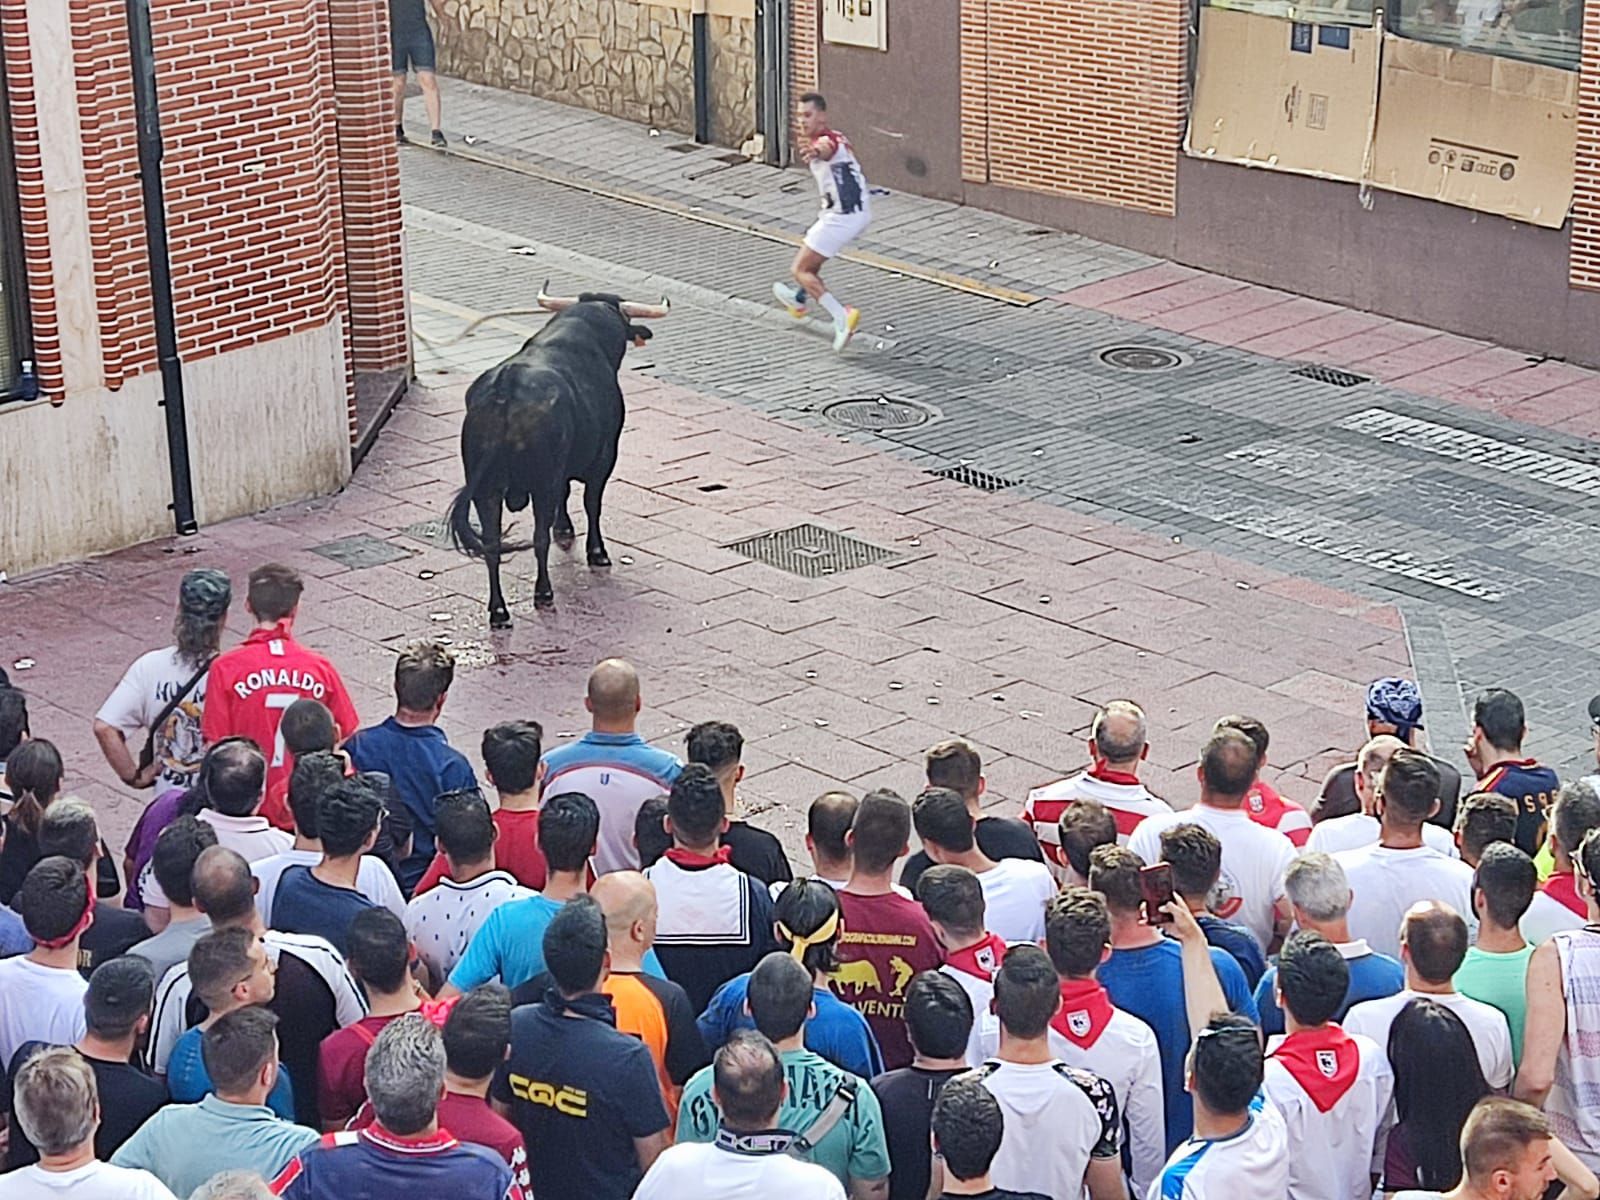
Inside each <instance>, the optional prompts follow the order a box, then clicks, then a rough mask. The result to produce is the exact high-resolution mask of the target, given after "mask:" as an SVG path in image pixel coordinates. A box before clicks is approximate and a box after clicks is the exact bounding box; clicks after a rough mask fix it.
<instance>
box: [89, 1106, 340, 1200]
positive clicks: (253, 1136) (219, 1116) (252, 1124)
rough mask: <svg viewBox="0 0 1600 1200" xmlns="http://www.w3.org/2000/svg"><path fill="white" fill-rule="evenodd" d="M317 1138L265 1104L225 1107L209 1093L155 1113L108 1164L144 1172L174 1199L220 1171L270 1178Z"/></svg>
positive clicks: (187, 1193)
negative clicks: (240, 1172) (166, 1188)
mask: <svg viewBox="0 0 1600 1200" xmlns="http://www.w3.org/2000/svg"><path fill="white" fill-rule="evenodd" d="M321 1137H322V1135H321V1134H319V1133H318V1132H317V1131H316V1130H314V1129H307V1128H306V1127H305V1126H304V1125H295V1124H293V1123H291V1122H289V1121H285V1120H282V1119H281V1118H279V1117H278V1116H277V1115H275V1114H274V1113H273V1111H272V1110H271V1109H270V1108H267V1107H265V1106H264V1105H257V1104H230V1103H228V1102H227V1101H226V1100H220V1099H218V1098H217V1097H216V1096H215V1095H210V1096H207V1097H206V1098H205V1099H204V1100H202V1101H200V1103H199V1104H169V1105H168V1106H167V1107H166V1108H163V1109H161V1110H159V1111H158V1112H157V1113H156V1114H155V1116H153V1117H151V1118H150V1119H149V1120H148V1121H146V1122H145V1123H144V1124H143V1125H141V1126H140V1127H139V1130H138V1132H137V1133H135V1134H134V1135H133V1136H132V1137H131V1138H129V1139H128V1140H127V1141H126V1142H124V1143H123V1144H122V1146H121V1148H120V1149H119V1150H118V1151H117V1152H116V1153H115V1154H113V1155H112V1156H111V1164H112V1165H113V1166H117V1167H137V1168H141V1169H143V1170H146V1171H149V1172H150V1174H152V1175H154V1176H155V1177H156V1178H157V1179H159V1180H161V1182H162V1183H164V1184H166V1185H167V1187H168V1188H169V1189H170V1190H171V1191H172V1192H173V1194H174V1195H178V1196H187V1195H189V1194H190V1193H191V1192H193V1191H194V1190H195V1188H197V1187H199V1186H200V1185H201V1184H202V1183H204V1182H205V1181H206V1180H208V1179H210V1178H211V1177H212V1176H213V1175H215V1174H216V1173H217V1172H219V1171H254V1172H255V1173H256V1174H257V1175H260V1176H261V1177H262V1178H263V1179H271V1178H273V1177H274V1176H275V1175H277V1174H278V1172H279V1171H281V1170H283V1168H284V1167H286V1166H288V1165H289V1163H290V1161H291V1160H292V1159H293V1158H294V1156H295V1155H297V1154H299V1153H300V1151H302V1150H304V1149H305V1148H306V1147H307V1146H311V1145H314V1144H315V1143H316V1142H318V1141H319V1140H320V1139H321Z"/></svg>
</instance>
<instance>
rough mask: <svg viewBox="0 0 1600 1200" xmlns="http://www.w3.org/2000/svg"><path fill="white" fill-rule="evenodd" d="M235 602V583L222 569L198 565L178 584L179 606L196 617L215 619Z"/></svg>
mask: <svg viewBox="0 0 1600 1200" xmlns="http://www.w3.org/2000/svg"><path fill="white" fill-rule="evenodd" d="M232 602H233V584H232V583H231V582H229V580H228V577H227V576H226V575H224V574H223V573H222V572H221V571H218V570H216V569H214V568H212V567H198V568H196V569H195V570H193V571H190V572H189V573H188V574H187V575H185V576H184V577H183V582H182V583H180V584H179V585H178V607H179V608H180V609H182V610H183V611H184V612H185V613H187V614H189V615H190V616H194V617H204V618H206V619H207V620H212V621H215V620H217V619H218V618H220V617H221V616H222V615H223V613H225V612H227V611H228V605H229V604H230V603H232Z"/></svg>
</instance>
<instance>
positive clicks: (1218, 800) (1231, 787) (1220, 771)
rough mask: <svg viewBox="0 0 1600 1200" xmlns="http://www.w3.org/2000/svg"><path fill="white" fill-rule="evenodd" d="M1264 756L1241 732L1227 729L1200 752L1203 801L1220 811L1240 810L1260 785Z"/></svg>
mask: <svg viewBox="0 0 1600 1200" xmlns="http://www.w3.org/2000/svg"><path fill="white" fill-rule="evenodd" d="M1260 766H1261V755H1260V753H1259V752H1258V751H1257V750H1256V744H1255V742H1253V741H1251V740H1250V739H1249V738H1248V737H1246V736H1245V735H1244V734H1242V733H1240V732H1239V731H1238V730H1237V729H1231V728H1228V727H1226V726H1225V727H1223V728H1221V729H1219V730H1217V731H1216V732H1215V733H1213V734H1212V735H1211V737H1210V739H1209V740H1208V741H1207V742H1206V744H1205V747H1204V748H1203V749H1202V750H1201V751H1200V799H1201V801H1202V802H1203V803H1205V804H1209V805H1212V806H1214V807H1216V808H1238V807H1239V805H1240V804H1242V803H1243V801H1244V797H1245V793H1246V792H1248V791H1249V790H1250V785H1251V784H1253V783H1254V782H1255V781H1256V771H1257V770H1258V769H1259V768H1260Z"/></svg>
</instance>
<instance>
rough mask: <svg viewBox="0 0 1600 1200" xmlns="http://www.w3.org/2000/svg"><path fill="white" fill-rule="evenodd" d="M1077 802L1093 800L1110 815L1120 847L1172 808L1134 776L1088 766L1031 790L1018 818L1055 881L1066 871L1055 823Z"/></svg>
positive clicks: (1065, 862) (1059, 835)
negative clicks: (1030, 832) (1040, 850)
mask: <svg viewBox="0 0 1600 1200" xmlns="http://www.w3.org/2000/svg"><path fill="white" fill-rule="evenodd" d="M1080 800H1093V801H1094V802H1095V803H1096V804H1100V805H1102V806H1104V807H1105V808H1106V809H1107V810H1108V811H1109V812H1110V813H1111V819H1112V820H1114V821H1115V822H1116V823H1117V842H1118V844H1120V845H1124V846H1126V845H1127V844H1128V838H1129V836H1130V835H1131V834H1132V833H1133V831H1134V830H1135V829H1136V828H1138V826H1139V822H1140V821H1142V820H1144V819H1145V818H1146V817H1150V816H1155V815H1157V814H1160V813H1170V812H1171V811H1172V806H1171V805H1170V804H1168V803H1167V802H1166V801H1165V800H1163V799H1161V797H1159V796H1157V795H1154V794H1153V793H1152V792H1151V791H1150V789H1149V788H1147V787H1145V786H1144V784H1142V783H1140V782H1139V777H1138V776H1137V775H1133V774H1130V773H1129V772H1126V771H1113V770H1111V769H1110V768H1107V767H1099V766H1094V767H1090V768H1089V769H1088V770H1087V771H1080V772H1078V774H1076V775H1073V776H1070V777H1068V778H1066V779H1058V780H1056V781H1055V782H1054V783H1048V784H1046V785H1045V786H1044V787H1038V788H1034V789H1033V791H1031V792H1029V793H1028V799H1027V802H1026V803H1025V804H1023V806H1022V819H1023V820H1024V821H1025V822H1027V824H1028V825H1029V826H1030V827H1031V828H1032V829H1033V833H1034V836H1035V837H1037V838H1038V839H1039V845H1040V847H1041V848H1043V850H1044V856H1045V858H1046V860H1048V861H1049V863H1050V865H1051V868H1052V870H1054V871H1055V872H1056V874H1057V878H1060V877H1061V875H1062V874H1063V873H1064V872H1065V871H1066V868H1067V860H1066V857H1065V856H1064V855H1063V854H1062V853H1061V830H1060V829H1059V828H1058V826H1057V825H1056V822H1057V821H1059V820H1060V819H1061V814H1062V813H1064V812H1066V811H1067V809H1068V808H1069V807H1070V806H1071V805H1073V804H1076V803H1077V802H1078V801H1080Z"/></svg>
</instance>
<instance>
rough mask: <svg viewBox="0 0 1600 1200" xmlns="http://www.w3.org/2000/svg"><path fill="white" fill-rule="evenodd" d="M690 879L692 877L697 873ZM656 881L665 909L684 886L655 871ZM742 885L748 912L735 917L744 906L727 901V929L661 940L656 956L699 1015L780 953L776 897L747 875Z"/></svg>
mask: <svg viewBox="0 0 1600 1200" xmlns="http://www.w3.org/2000/svg"><path fill="white" fill-rule="evenodd" d="M664 861H665V860H663V862H664ZM687 874H689V875H691V876H692V875H693V874H694V872H688V873H687ZM650 878H651V881H652V882H653V883H654V884H655V886H656V902H657V904H658V905H660V906H661V907H663V908H665V907H666V905H667V903H668V902H669V896H670V893H669V891H668V889H669V888H672V887H674V886H675V885H679V884H681V883H682V882H683V878H682V876H681V875H680V876H677V877H674V876H673V875H671V874H670V873H667V872H658V871H656V870H655V869H654V868H652V869H651V875H650ZM739 883H740V884H741V885H742V886H743V888H744V899H743V902H742V910H741V911H737V912H735V911H733V910H734V909H736V908H737V907H738V906H739V904H740V902H739V901H738V900H736V899H735V898H734V897H733V896H732V895H729V896H726V897H725V898H724V902H725V903H726V905H727V906H728V909H729V910H730V911H729V912H728V917H727V922H726V926H725V927H724V928H722V929H705V930H695V931H693V932H692V933H680V934H666V933H662V932H659V931H658V932H657V934H656V944H655V952H656V957H657V958H658V959H660V960H661V969H662V970H663V971H665V972H666V973H667V978H668V979H670V980H672V982H673V983H676V984H677V985H678V986H679V987H681V988H683V990H684V991H686V992H688V993H689V1003H690V1004H691V1005H693V1006H694V1011H695V1012H697V1013H703V1012H705V1010H706V1005H708V1004H710V1003H711V997H712V996H713V995H715V994H716V990H717V989H718V988H719V987H721V986H722V985H723V984H725V983H727V982H728V980H730V979H732V978H734V977H735V976H737V975H743V974H744V973H745V972H746V971H753V970H755V967H756V964H757V963H758V962H760V961H761V960H762V959H763V958H765V957H766V956H767V955H768V954H770V953H771V952H772V951H774V950H776V949H777V948H778V944H777V942H776V941H774V940H773V938H774V935H773V932H772V925H773V921H774V920H775V918H774V916H773V903H772V893H771V892H769V891H768V890H767V888H766V887H765V886H764V885H762V884H761V883H759V882H758V881H756V880H754V879H752V878H751V877H750V876H748V875H741V876H740V877H739Z"/></svg>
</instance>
